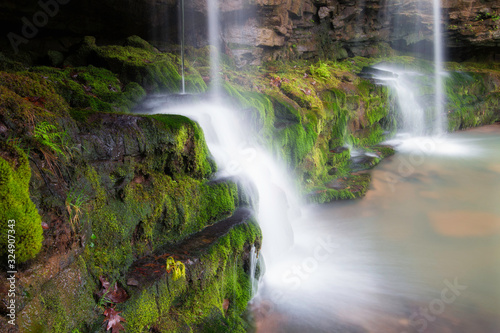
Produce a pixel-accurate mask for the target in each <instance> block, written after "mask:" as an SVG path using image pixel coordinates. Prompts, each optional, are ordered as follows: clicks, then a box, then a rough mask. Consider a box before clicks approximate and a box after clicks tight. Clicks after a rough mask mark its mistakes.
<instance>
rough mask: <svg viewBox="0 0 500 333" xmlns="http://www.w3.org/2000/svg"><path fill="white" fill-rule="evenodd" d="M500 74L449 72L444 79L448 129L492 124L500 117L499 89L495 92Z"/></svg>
mask: <svg viewBox="0 0 500 333" xmlns="http://www.w3.org/2000/svg"><path fill="white" fill-rule="evenodd" d="M499 77H500V75H499V74H497V73H495V72H490V73H488V72H486V73H476V72H452V73H450V75H449V76H448V77H447V78H446V79H445V89H446V96H447V99H448V101H447V105H446V109H447V110H448V120H449V121H448V129H449V130H457V129H464V128H469V127H475V126H479V125H484V124H490V123H493V122H495V121H496V120H498V119H499V118H500V115H499V114H498V112H497V110H498V107H499V105H500V102H499V99H498V96H500V92H494V91H495V89H496V90H498V88H495V83H494V82H497V80H498V78H499ZM492 90H493V91H492Z"/></svg>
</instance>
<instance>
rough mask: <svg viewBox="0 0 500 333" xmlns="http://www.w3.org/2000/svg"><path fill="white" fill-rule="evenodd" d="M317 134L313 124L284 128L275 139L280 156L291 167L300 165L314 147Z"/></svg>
mask: <svg viewBox="0 0 500 333" xmlns="http://www.w3.org/2000/svg"><path fill="white" fill-rule="evenodd" d="M316 138H317V133H316V132H315V131H314V128H313V126H312V125H311V124H307V125H305V126H303V125H302V124H295V125H291V126H288V127H285V128H283V129H282V130H281V131H279V132H278V133H277V136H276V138H275V140H276V141H275V142H276V148H277V150H278V152H279V155H280V156H281V157H282V158H283V160H284V161H285V162H286V163H287V165H289V166H292V167H293V166H296V165H298V164H299V163H300V162H301V161H302V160H303V159H304V157H305V156H306V154H308V153H309V152H310V151H311V149H312V147H313V146H314V143H315V140H316Z"/></svg>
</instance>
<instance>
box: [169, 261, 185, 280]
mask: <svg viewBox="0 0 500 333" xmlns="http://www.w3.org/2000/svg"><path fill="white" fill-rule="evenodd" d="M166 270H167V273H170V272H171V273H172V279H173V280H174V281H176V280H178V279H179V278H181V277H183V278H185V277H186V266H184V264H183V263H182V262H181V261H175V259H174V258H173V257H168V258H167V263H166Z"/></svg>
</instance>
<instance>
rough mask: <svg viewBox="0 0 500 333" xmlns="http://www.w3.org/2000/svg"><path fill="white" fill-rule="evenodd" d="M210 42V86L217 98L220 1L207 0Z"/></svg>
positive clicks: (218, 84)
mask: <svg viewBox="0 0 500 333" xmlns="http://www.w3.org/2000/svg"><path fill="white" fill-rule="evenodd" d="M207 11H208V43H209V45H210V46H211V50H210V86H211V87H210V88H211V90H212V93H213V96H214V98H215V99H218V98H219V97H220V83H221V82H220V73H219V72H220V50H219V45H220V40H219V38H220V22H219V1H218V0H207Z"/></svg>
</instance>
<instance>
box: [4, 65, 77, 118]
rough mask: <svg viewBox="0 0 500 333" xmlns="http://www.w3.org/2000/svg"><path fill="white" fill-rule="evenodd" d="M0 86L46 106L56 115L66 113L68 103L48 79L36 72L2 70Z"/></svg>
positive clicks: (43, 106) (36, 103)
mask: <svg viewBox="0 0 500 333" xmlns="http://www.w3.org/2000/svg"><path fill="white" fill-rule="evenodd" d="M0 86H4V87H6V88H7V89H9V90H11V91H13V92H14V93H16V94H17V95H19V96H21V97H23V98H25V99H27V100H29V101H31V102H33V103H34V104H35V105H37V106H40V107H42V108H45V109H47V110H49V111H51V112H52V113H54V114H56V115H66V114H67V110H68V104H67V103H66V102H65V101H64V99H63V98H61V96H59V95H58V94H57V92H56V90H55V89H54V87H53V86H52V85H51V84H50V82H47V79H46V78H44V77H42V76H40V75H36V74H34V73H22V74H21V73H15V74H13V73H4V72H0Z"/></svg>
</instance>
